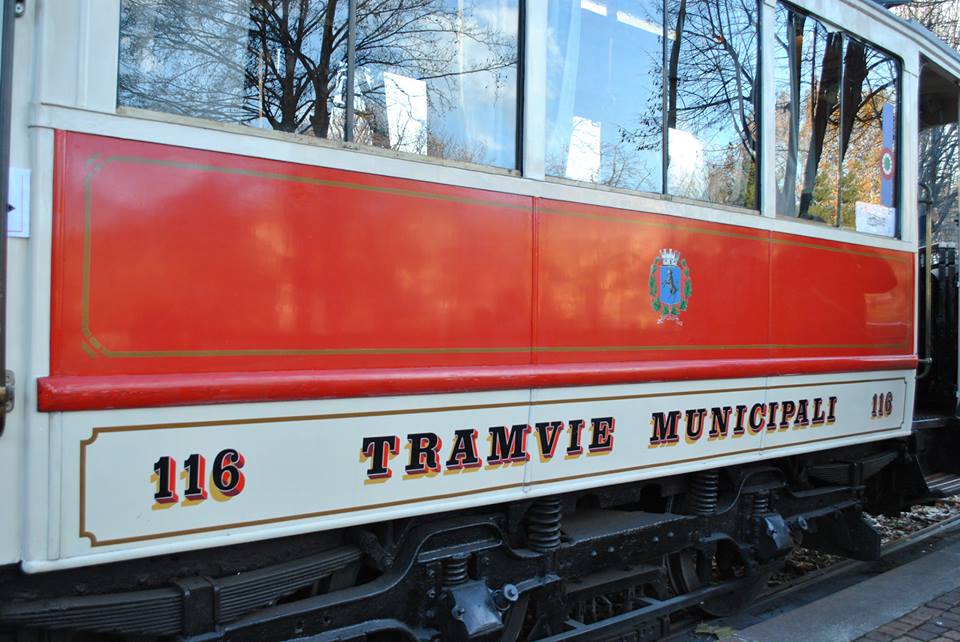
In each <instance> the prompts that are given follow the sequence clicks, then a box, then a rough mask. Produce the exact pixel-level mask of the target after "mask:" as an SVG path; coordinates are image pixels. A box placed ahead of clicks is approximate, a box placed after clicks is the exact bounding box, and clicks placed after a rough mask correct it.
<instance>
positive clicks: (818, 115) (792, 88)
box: [775, 6, 844, 225]
mask: <svg viewBox="0 0 960 642" xmlns="http://www.w3.org/2000/svg"><path fill="white" fill-rule="evenodd" d="M843 41H844V38H843V34H842V33H840V32H839V31H832V30H830V29H828V28H827V27H826V26H824V25H823V24H821V23H819V22H817V21H816V20H815V19H813V18H812V17H810V16H806V15H803V14H800V13H796V12H793V11H789V10H787V9H785V8H784V7H782V6H781V7H778V8H777V57H776V76H777V85H776V95H777V107H776V124H775V127H776V131H777V144H776V146H777V158H776V172H777V213H778V214H779V215H781V216H797V217H799V218H805V219H811V220H816V221H823V222H826V223H830V224H833V225H835V224H836V221H837V205H838V195H837V190H838V184H839V179H840V136H839V133H840V80H841V75H842V73H841V72H842V60H843Z"/></svg>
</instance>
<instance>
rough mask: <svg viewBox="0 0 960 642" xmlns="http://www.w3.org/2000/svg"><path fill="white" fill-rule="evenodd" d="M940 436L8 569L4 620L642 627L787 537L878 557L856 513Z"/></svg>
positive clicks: (536, 630) (593, 630) (86, 627)
mask: <svg viewBox="0 0 960 642" xmlns="http://www.w3.org/2000/svg"><path fill="white" fill-rule="evenodd" d="M952 434H953V431H949V430H947V429H944V428H937V427H932V428H930V427H928V428H924V429H919V430H918V431H916V432H915V434H914V436H913V437H911V439H909V440H890V441H885V442H877V443H872V444H864V445H859V446H853V447H848V448H845V449H838V450H831V451H825V452H822V453H812V454H806V455H800V456H794V457H786V458H781V459H775V460H768V461H765V462H758V463H757V464H752V465H744V466H736V467H729V468H723V469H716V470H710V471H702V472H697V473H692V474H689V475H678V476H672V477H665V478H659V479H655V480H651V481H648V482H640V483H634V484H624V485H620V486H613V487H607V488H600V489H594V490H589V491H583V492H578V493H570V494H566V495H562V496H551V497H543V498H538V499H534V500H531V501H527V502H515V503H511V504H506V505H500V506H492V507H488V508H485V509H477V510H473V511H464V512H462V513H459V514H455V513H450V514H442V515H436V516H430V517H424V518H412V519H406V520H397V521H392V522H382V523H378V524H373V525H369V526H364V527H358V528H353V529H343V530H340V531H333V532H330V533H321V534H317V535H315V536H310V537H302V538H293V539H286V540H274V541H272V542H268V543H266V544H263V543H261V544H258V545H242V546H238V547H232V548H230V549H223V550H221V551H218V554H217V555H216V556H213V555H210V554H209V553H203V552H200V553H194V554H184V555H180V556H175V557H168V558H153V559H151V560H141V561H139V562H125V563H119V564H114V565H112V566H111V567H100V568H97V569H96V570H95V571H87V572H82V571H83V569H80V570H73V571H62V572H59V573H54V574H49V575H42V576H33V577H30V578H21V581H20V582H19V583H18V585H17V588H16V592H17V594H16V595H9V594H8V595H0V601H2V602H4V603H5V606H4V607H2V609H0V621H2V622H3V623H4V625H8V626H9V625H12V626H15V627H25V628H23V629H21V631H24V632H26V633H21V634H20V636H21V637H18V638H14V639H18V640H19V639H23V640H28V639H35V638H32V637H30V633H29V632H30V631H34V632H43V631H59V632H63V633H61V635H65V638H66V639H77V640H85V639H94V638H95V639H103V636H104V635H110V636H115V637H116V639H144V638H147V639H152V638H166V637H171V636H172V637H176V638H177V639H184V640H198V641H199V640H250V639H299V638H304V637H307V638H309V639H315V640H378V639H383V640H386V639H390V640H393V639H410V640H440V639H443V640H501V639H503V640H517V639H529V640H538V639H551V640H554V639H557V640H560V639H562V640H573V639H591V640H597V639H607V638H608V637H609V638H610V639H620V638H619V636H623V635H630V636H632V637H631V638H630V639H636V640H654V639H658V638H659V637H660V636H662V635H663V634H665V633H666V632H667V631H669V628H670V617H669V616H670V615H671V614H673V613H676V612H677V611H681V610H683V609H689V608H691V607H697V608H700V609H702V610H703V611H706V612H708V613H712V614H722V613H728V612H731V611H733V610H736V609H738V608H739V607H741V606H742V605H744V604H746V603H748V602H749V601H750V600H751V599H752V598H753V597H755V596H756V594H757V593H758V592H759V591H760V590H761V589H762V588H763V586H764V585H765V582H766V580H767V578H768V577H769V575H770V574H771V573H772V572H774V571H775V570H776V569H777V568H778V567H779V566H780V565H781V564H782V563H783V560H784V558H785V556H786V554H787V553H788V552H789V551H790V550H791V549H792V548H793V547H794V546H797V545H801V544H802V545H803V546H806V547H808V548H812V549H816V550H821V551H824V552H829V553H835V554H840V555H845V556H847V557H851V558H855V559H864V560H870V559H875V558H876V557H877V556H878V555H879V552H880V536H879V534H878V533H877V532H876V531H875V530H874V529H873V528H872V527H871V526H870V525H869V524H868V523H867V522H866V521H865V520H864V519H863V515H862V514H863V512H864V511H869V512H871V513H884V512H895V511H897V510H898V509H900V508H902V507H904V506H906V505H909V504H912V503H916V502H917V501H922V500H924V499H930V498H932V497H933V496H934V495H935V491H930V490H929V489H928V488H927V486H926V484H925V481H924V477H923V474H922V472H921V466H920V464H921V463H922V462H933V461H935V458H934V454H935V453H937V452H945V451H947V452H956V450H954V449H953V448H950V447H949V446H948V445H945V444H944V443H943V441H942V438H944V437H946V436H947V435H952ZM947 448H949V450H945V449H947ZM949 472H952V473H956V472H960V470H953V471H949ZM254 548H256V553H254ZM160 569H164V571H165V573H166V575H163V574H161V572H160ZM24 579H26V580H27V581H24ZM3 584H5V585H6V586H12V585H13V584H12V583H3ZM90 587H97V588H96V594H94V591H93V590H91V589H90ZM134 589H136V590H134ZM0 590H2V589H0ZM105 590H109V592H105ZM85 593H87V594H85ZM68 632H72V633H73V634H76V635H75V636H74V635H70V633H68ZM38 635H39V633H38ZM36 639H45V638H43V637H42V636H41V637H40V638H36ZM53 639H61V638H60V637H55V638H53Z"/></svg>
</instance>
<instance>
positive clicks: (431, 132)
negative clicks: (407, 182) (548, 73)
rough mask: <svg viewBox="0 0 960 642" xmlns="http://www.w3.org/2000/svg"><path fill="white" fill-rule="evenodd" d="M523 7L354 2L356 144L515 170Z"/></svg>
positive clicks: (462, 1) (478, 1) (487, 0)
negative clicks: (518, 39) (519, 8)
mask: <svg viewBox="0 0 960 642" xmlns="http://www.w3.org/2000/svg"><path fill="white" fill-rule="evenodd" d="M517 2H518V0H459V1H458V0H416V1H414V2H404V1H403V0H392V1H390V2H386V3H384V2H372V1H367V2H363V1H361V2H358V15H357V70H356V74H355V78H356V84H355V87H356V89H355V91H356V95H357V103H356V113H357V119H356V125H355V132H356V134H355V140H356V141H357V142H359V143H365V144H371V145H376V146H378V147H387V148H390V149H396V150H400V151H405V152H413V153H416V154H427V155H430V156H436V157H439V158H447V159H452V160H459V161H468V162H473V163H483V164H486V165H497V166H500V167H514V166H515V163H516V113H517V29H518V26H519V14H518V5H517ZM385 6H386V7H390V8H389V9H388V10H386V11H384V7H385ZM368 7H369V8H368Z"/></svg>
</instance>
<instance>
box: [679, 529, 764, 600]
mask: <svg viewBox="0 0 960 642" xmlns="http://www.w3.org/2000/svg"><path fill="white" fill-rule="evenodd" d="M666 561H667V576H668V578H669V580H670V586H671V588H672V589H673V590H674V591H675V592H676V594H677V595H683V594H684V593H689V592H690V591H694V590H696V589H698V588H701V587H703V586H707V585H708V584H710V583H711V582H727V581H734V580H741V581H742V583H741V585H740V588H739V589H738V590H736V591H734V592H732V593H728V594H725V595H720V596H718V597H714V598H710V599H708V600H706V601H704V602H703V603H702V604H701V605H700V607H699V608H700V610H702V611H703V612H704V613H706V614H708V615H712V616H717V617H722V616H726V615H731V614H733V613H736V612H738V611H741V610H743V609H744V608H745V607H747V606H749V605H750V603H751V602H753V600H754V599H755V598H756V597H757V595H758V594H759V593H760V591H762V590H763V587H764V586H766V583H767V580H768V579H769V578H770V576H771V575H772V574H773V571H774V570H775V569H774V568H773V567H770V566H757V565H756V564H749V563H747V562H746V561H745V560H744V558H743V556H742V555H741V554H740V551H739V550H737V548H736V546H734V545H733V544H730V543H727V542H720V543H719V545H718V546H717V548H716V551H715V552H714V553H712V554H711V553H708V552H707V551H704V550H699V549H692V548H690V549H685V550H682V551H680V552H678V553H674V554H672V555H669V556H668V557H667V560H666Z"/></svg>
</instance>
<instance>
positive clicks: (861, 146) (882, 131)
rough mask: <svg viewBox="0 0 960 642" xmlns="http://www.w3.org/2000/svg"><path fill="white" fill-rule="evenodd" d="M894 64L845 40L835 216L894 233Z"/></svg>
mask: <svg viewBox="0 0 960 642" xmlns="http://www.w3.org/2000/svg"><path fill="white" fill-rule="evenodd" d="M897 71H898V69H897V64H896V62H894V61H893V59H891V58H890V57H889V56H887V55H886V54H883V53H880V52H879V51H877V50H875V49H873V48H871V47H869V46H867V45H865V44H863V43H861V42H859V41H856V40H853V39H848V40H847V46H846V51H845V52H844V77H843V110H842V111H843V136H842V138H841V149H842V152H843V176H842V179H841V186H840V221H841V224H842V225H843V226H844V227H848V228H852V229H856V230H859V231H861V232H873V233H875V234H883V235H885V236H895V235H896V233H897V229H896V219H897V216H896V209H894V208H895V207H896V200H895V198H896V194H895V192H894V183H895V181H894V179H893V177H894V174H895V165H896V158H897V156H896V152H897V144H896V141H897V132H896V122H897V114H896V109H897V77H898V74H897Z"/></svg>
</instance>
